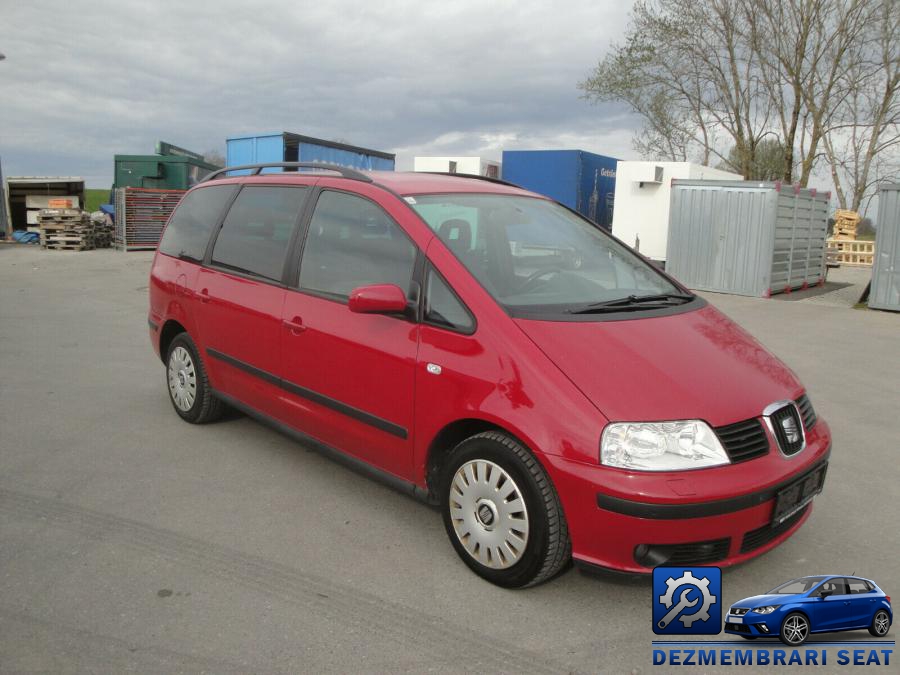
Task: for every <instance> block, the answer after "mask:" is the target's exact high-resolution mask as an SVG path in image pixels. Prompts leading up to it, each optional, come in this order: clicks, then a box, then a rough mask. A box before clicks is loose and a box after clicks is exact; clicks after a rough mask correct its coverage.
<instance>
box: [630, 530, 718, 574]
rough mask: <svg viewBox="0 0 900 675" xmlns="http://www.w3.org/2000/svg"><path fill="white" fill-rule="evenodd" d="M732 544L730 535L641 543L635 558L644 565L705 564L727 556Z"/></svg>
mask: <svg viewBox="0 0 900 675" xmlns="http://www.w3.org/2000/svg"><path fill="white" fill-rule="evenodd" d="M730 546H731V539H730V538H728V537H725V538H724V539H711V540H709V541H695V542H691V543H688V544H641V545H640V546H637V547H635V550H634V559H635V561H637V563H638V564H639V565H643V566H644V567H656V566H657V565H704V564H706V563H713V562H717V561H719V560H724V559H725V558H727V557H728V549H729V548H730Z"/></svg>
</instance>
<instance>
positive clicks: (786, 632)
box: [778, 612, 809, 647]
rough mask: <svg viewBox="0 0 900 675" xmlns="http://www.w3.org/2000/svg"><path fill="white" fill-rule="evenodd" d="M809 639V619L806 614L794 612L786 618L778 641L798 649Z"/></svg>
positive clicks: (782, 623)
mask: <svg viewBox="0 0 900 675" xmlns="http://www.w3.org/2000/svg"><path fill="white" fill-rule="evenodd" d="M808 637H809V619H807V618H806V615H805V614H801V613H800V612H794V613H793V614H788V615H787V616H786V617H784V621H782V622H781V632H780V634H779V635H778V639H779V640H781V641H782V642H783V643H784V644H786V645H787V646H788V647H798V646H800V645H802V644H803V643H804V642H806V638H808Z"/></svg>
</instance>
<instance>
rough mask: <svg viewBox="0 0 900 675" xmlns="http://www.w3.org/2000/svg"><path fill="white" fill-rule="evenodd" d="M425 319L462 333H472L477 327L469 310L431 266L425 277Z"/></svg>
mask: <svg viewBox="0 0 900 675" xmlns="http://www.w3.org/2000/svg"><path fill="white" fill-rule="evenodd" d="M425 321H427V322H428V323H432V324H434V325H436V326H440V327H442V328H449V329H450V330H455V331H459V332H461V333H471V332H472V331H473V330H474V329H475V321H474V320H473V319H472V315H471V314H469V310H467V309H466V307H465V305H463V304H462V302H460V300H459V299H458V298H457V297H456V295H455V294H454V293H453V291H451V290H450V287H449V286H448V285H447V282H446V281H444V280H443V279H442V278H441V276H440V275H439V274H438V273H437V272H435V271H434V269H433V268H431V267H429V268H428V276H427V277H426V279H425Z"/></svg>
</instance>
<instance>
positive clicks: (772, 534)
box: [741, 504, 810, 553]
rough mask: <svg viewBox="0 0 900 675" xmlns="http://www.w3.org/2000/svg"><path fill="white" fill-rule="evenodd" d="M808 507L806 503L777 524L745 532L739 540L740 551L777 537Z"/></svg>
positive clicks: (758, 545) (764, 543) (807, 509)
mask: <svg viewBox="0 0 900 675" xmlns="http://www.w3.org/2000/svg"><path fill="white" fill-rule="evenodd" d="M809 507H810V505H809V504H807V505H806V507H805V508H803V509H800V510H799V511H797V513H795V514H794V515H792V516H791V517H790V518H788V519H787V520H785V521H783V522H781V523H779V524H778V525H763V526H762V527H759V528H757V529H755V530H752V531H751V532H748V533H747V534H745V535H744V539H743V540H742V541H741V553H749V552H750V551H755V550H756V549H758V548H759V547H760V546H765V545H766V544H768V543H769V542H770V541H772V540H773V539H778V537H780V536H781V535H783V534H784V533H785V532H787V531H788V530H790V529H791V528H792V527H793V526H794V525H796V524H797V522H798V521H799V520H800V519H801V518H803V516H804V514H805V513H806V512H807V511H809Z"/></svg>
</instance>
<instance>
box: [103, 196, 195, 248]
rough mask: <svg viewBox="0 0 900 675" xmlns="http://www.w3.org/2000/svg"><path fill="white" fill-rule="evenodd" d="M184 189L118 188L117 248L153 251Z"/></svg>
mask: <svg viewBox="0 0 900 675" xmlns="http://www.w3.org/2000/svg"><path fill="white" fill-rule="evenodd" d="M184 193H185V190H153V189H149V188H131V187H128V188H119V189H117V190H116V248H119V249H122V250H125V251H140V250H152V249H155V248H156V247H157V245H159V240H160V237H161V236H162V231H163V228H164V227H165V226H166V221H167V220H168V219H169V216H170V215H172V212H173V211H174V210H175V207H176V206H178V202H179V201H181V197H182V196H183V195H184Z"/></svg>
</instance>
